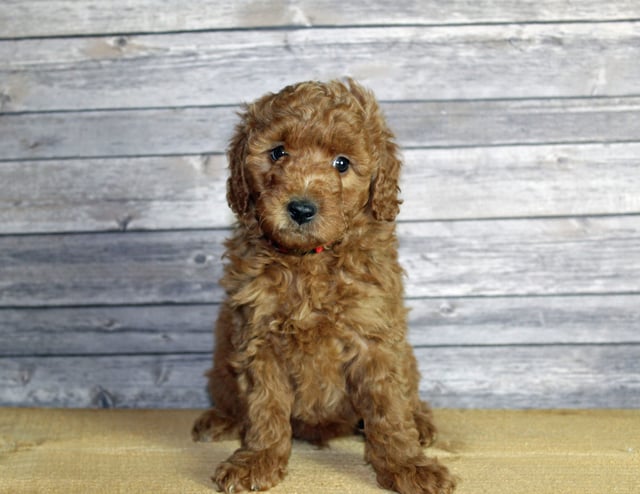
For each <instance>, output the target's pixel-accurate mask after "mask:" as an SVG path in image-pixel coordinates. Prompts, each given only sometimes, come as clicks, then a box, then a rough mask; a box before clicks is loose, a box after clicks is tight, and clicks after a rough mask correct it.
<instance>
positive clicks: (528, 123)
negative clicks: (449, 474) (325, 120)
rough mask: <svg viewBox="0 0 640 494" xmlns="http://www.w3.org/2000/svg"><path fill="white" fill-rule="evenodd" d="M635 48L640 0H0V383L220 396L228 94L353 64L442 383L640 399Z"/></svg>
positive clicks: (426, 377) (602, 399)
mask: <svg viewBox="0 0 640 494" xmlns="http://www.w3.org/2000/svg"><path fill="white" fill-rule="evenodd" d="M639 60H640V2H637V1H636V0H614V1H610V2H601V1H595V0H584V1H582V2H565V1H561V0H536V1H529V0H524V1H513V0H512V1H507V0H505V1H504V2H491V1H488V2H482V1H481V2H467V1H458V0H452V1H450V2H436V1H410V0H399V1H397V2H394V3H393V7H390V6H389V3H388V2H386V1H381V0H369V1H367V2H366V6H365V2H336V1H335V0H313V1H302V2H276V1H262V2H260V1H258V2H250V1H246V0H244V1H234V0H224V1H219V2H210V1H207V2H205V1H202V0H181V1H177V0H171V1H165V2H154V1H151V0H128V1H126V2H125V1H121V2H102V1H98V0H83V1H77V0H58V1H56V2H41V1H37V0H3V1H2V2H1V3H0V405H5V406H63V407H110V406H115V407H204V406H206V404H207V398H206V395H205V392H204V385H205V381H204V378H203V377H202V373H203V372H204V371H205V370H206V369H207V367H208V366H209V361H210V350H211V346H212V336H211V326H212V322H213V320H214V318H215V314H216V312H217V307H218V306H217V304H219V302H220V299H221V291H220V289H219V288H218V286H217V283H216V282H217V279H218V277H219V275H220V269H221V266H220V253H221V247H220V243H221V241H222V239H223V238H224V237H225V236H226V235H227V234H228V232H229V230H228V228H229V225H230V222H231V221H232V218H231V215H230V213H229V212H228V209H227V208H226V205H225V201H224V180H225V173H226V170H225V167H226V164H225V160H224V155H223V153H224V149H225V145H226V141H227V139H228V137H229V135H230V132H231V129H232V126H233V123H234V121H235V115H234V113H235V111H236V110H237V108H238V105H239V104H240V103H241V102H243V101H248V100H252V99H254V98H255V97H257V96H259V95H261V94H263V93H264V92H266V91H271V90H277V89H279V88H280V87H281V86H283V85H285V84H289V83H292V82H295V81H298V80H304V79H322V80H326V79H331V78H335V77H342V76H345V75H349V76H352V77H355V78H357V79H359V80H360V81H361V82H363V83H364V84H365V85H367V86H369V87H371V88H372V89H373V90H374V91H375V92H376V94H377V95H378V96H379V98H380V99H381V100H382V105H383V108H384V111H385V113H386V114H387V116H388V119H389V121H390V124H391V126H392V127H393V128H394V130H395V132H396V134H397V138H398V142H399V143H400V145H401V146H402V149H403V152H404V157H405V169H404V176H403V181H402V190H403V192H402V193H403V197H404V200H405V202H404V205H403V210H402V213H401V219H400V224H399V233H400V237H401V260H402V263H403V265H404V266H405V268H406V270H407V273H408V274H407V287H406V292H407V298H408V304H409V305H410V306H411V307H412V308H413V311H412V313H411V321H410V334H411V341H412V343H413V344H414V345H415V348H416V354H417V356H418V358H419V360H420V367H421V369H422V372H423V382H422V386H421V392H422V393H423V395H424V397H425V398H428V399H429V400H431V401H432V403H433V404H434V405H436V406H448V407H449V406H451V407H506V408H522V407H640V63H639V62H638V61H639Z"/></svg>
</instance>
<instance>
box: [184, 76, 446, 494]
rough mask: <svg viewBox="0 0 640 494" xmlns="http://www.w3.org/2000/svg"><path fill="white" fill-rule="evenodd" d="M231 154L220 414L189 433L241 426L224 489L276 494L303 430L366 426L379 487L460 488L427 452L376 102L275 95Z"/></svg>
mask: <svg viewBox="0 0 640 494" xmlns="http://www.w3.org/2000/svg"><path fill="white" fill-rule="evenodd" d="M337 157H344V158H346V159H348V161H349V166H348V168H347V167H345V166H344V164H345V160H344V159H341V160H339V161H338V162H337V163H336V162H335V160H336V158H337ZM228 158H229V163H230V172H231V173H230V177H229V181H228V194H227V198H228V202H229V204H230V206H231V208H232V209H233V211H234V212H235V213H236V215H237V218H238V224H237V225H236V228H235V230H234V233H233V236H232V237H231V238H230V239H229V240H228V241H227V242H226V254H225V256H226V259H227V264H226V267H225V274H224V277H223V279H222V285H223V286H224V288H225V290H226V292H227V298H226V300H225V301H224V303H223V305H222V307H221V310H220V314H219V317H218V321H217V325H216V335H215V336H216V347H215V353H214V365H213V369H212V370H211V371H210V372H209V392H210V394H211V397H212V399H213V402H214V404H215V407H214V408H212V409H211V410H209V411H207V412H205V413H204V414H203V415H202V416H201V417H200V418H199V419H198V420H197V421H196V423H195V425H194V428H193V437H194V439H200V440H207V439H208V440H216V439H220V438H222V437H225V436H228V435H230V434H236V435H237V434H239V435H240V438H241V440H242V446H241V448H240V449H238V450H237V451H236V452H235V453H234V454H233V455H232V456H231V457H230V458H229V459H228V460H227V461H225V462H223V463H222V464H221V465H220V466H219V467H218V469H217V471H216V473H215V476H214V481H215V482H216V483H217V485H218V487H219V488H220V489H221V490H223V491H225V492H239V491H242V490H266V489H269V488H270V487H272V486H274V485H276V484H277V483H278V482H279V481H280V480H281V479H282V478H283V477H284V475H285V474H286V467H287V462H288V458H289V455H290V452H291V440H292V437H300V438H303V439H307V440H309V441H312V442H314V443H317V444H325V443H326V442H327V441H328V440H329V439H331V438H332V437H336V436H339V435H344V434H351V433H353V432H354V431H355V430H356V429H357V428H358V424H359V423H362V422H364V432H365V438H366V440H365V456H366V459H367V461H369V462H370V463H371V464H372V465H373V467H374V469H375V471H376V473H377V478H378V482H379V483H380V485H382V486H383V487H386V488H388V489H394V490H396V491H398V492H401V493H406V494H409V493H427V494H445V493H450V492H452V491H453V489H454V481H453V478H452V477H451V475H450V474H449V472H448V470H447V469H446V468H445V467H444V466H443V465H441V464H440V463H438V462H437V460H435V459H430V458H427V457H426V456H425V455H424V453H423V450H422V446H423V445H425V444H428V443H430V442H431V440H432V439H433V437H434V434H435V428H434V426H433V423H432V420H431V412H430V409H429V407H428V406H427V405H426V404H425V403H423V402H421V401H420V399H419V397H418V381H419V374H418V370H417V365H416V360H415V357H414V355H413V352H412V349H411V347H410V345H409V344H408V343H407V340H406V332H407V321H406V313H407V311H406V309H405V307H404V305H403V288H402V269H401V268H400V265H399V263H398V255H397V240H396V235H395V223H394V220H395V217H396V215H397V213H398V208H399V204H400V201H399V200H398V175H399V172H400V160H399V159H398V152H397V147H396V145H395V144H394V142H393V135H392V133H391V132H390V130H389V129H388V127H387V125H386V123H385V121H384V119H383V116H382V114H381V112H380V109H379V107H378V104H377V103H376V101H375V99H374V97H373V95H372V94H371V93H370V92H368V91H367V90H365V89H363V88H362V87H361V86H359V85H358V84H356V83H355V82H354V81H349V82H348V84H347V85H345V84H343V83H341V82H337V81H334V82H329V83H318V82H305V83H300V84H297V85H294V86H289V87H287V88H285V89H283V90H282V91H281V92H279V93H278V94H268V95H266V96H264V97H262V98H261V99H259V100H258V101H256V102H255V103H253V104H251V105H248V106H246V107H245V110H244V113H243V114H242V115H241V122H240V124H239V125H238V126H237V128H236V132H235V135H234V137H233V138H232V140H231V144H230V147H229V152H228ZM333 164H336V165H337V166H333ZM345 168H346V169H345ZM292 203H296V204H297V206H295V205H294V206H292ZM300 204H302V206H300ZM292 208H293V210H292ZM318 247H319V248H318Z"/></svg>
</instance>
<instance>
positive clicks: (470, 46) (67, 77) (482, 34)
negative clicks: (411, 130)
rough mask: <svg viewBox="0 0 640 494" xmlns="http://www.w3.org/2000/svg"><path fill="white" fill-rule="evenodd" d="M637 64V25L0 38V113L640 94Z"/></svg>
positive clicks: (639, 33) (639, 42)
mask: <svg viewBox="0 0 640 494" xmlns="http://www.w3.org/2000/svg"><path fill="white" fill-rule="evenodd" d="M378 53H384V56H383V57H372V54H378ZM639 58H640V22H616V23H595V24H580V23H578V24H574V23H570V24H527V25H485V26H465V28H464V29H460V28H458V27H455V26H444V27H406V28H396V27H380V28H345V29H340V30H336V29H297V30H275V31H263V30H261V31H251V30H250V31H224V32H203V33H197V34H195V33H179V34H169V35H144V36H128V37H123V36H115V37H86V38H85V37H83V38H71V39H47V40H46V42H43V40H40V39H35V40H33V39H26V40H18V41H2V42H0V80H3V81H4V82H3V84H2V89H1V94H0V101H2V102H3V106H2V109H3V110H4V111H37V110H61V109H64V110H73V109H99V108H131V107H136V108H139V107H158V106H187V105H211V104H236V103H238V102H240V101H246V100H252V99H254V98H255V97H256V96H258V95H259V94H262V93H263V92H264V91H265V90H278V89H280V88H281V87H282V86H284V85H286V84H289V83H291V81H295V80H304V79H330V78H334V77H340V76H343V75H351V76H353V77H355V78H357V79H359V80H361V81H362V82H363V83H364V84H365V85H367V86H370V87H371V88H372V89H374V90H375V91H376V93H377V95H378V97H379V98H380V99H383V100H403V99H404V100H406V99H412V100H416V99H418V100H420V99H421V100H424V99H430V100H438V99H483V98H531V97H576V96H594V95H600V96H625V95H634V94H635V95H637V94H639V93H640V64H636V63H632V61H633V60H637V59H639ZM282 67H287V70H282ZM406 74H411V77H407V76H406ZM229 81H233V83H232V84H230V83H229ZM263 81H265V82H264V83H263ZM523 81H526V83H523ZM550 81H552V82H550ZM258 82H260V83H258Z"/></svg>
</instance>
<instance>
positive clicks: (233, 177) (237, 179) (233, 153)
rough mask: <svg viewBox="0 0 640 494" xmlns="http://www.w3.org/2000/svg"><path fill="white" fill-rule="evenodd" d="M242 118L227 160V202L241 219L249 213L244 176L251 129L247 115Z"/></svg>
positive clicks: (247, 186) (247, 191)
mask: <svg viewBox="0 0 640 494" xmlns="http://www.w3.org/2000/svg"><path fill="white" fill-rule="evenodd" d="M241 117H242V121H241V122H240V123H239V124H238V125H237V126H236V129H235V133H234V135H233V137H232V138H231V141H230V142H229V147H228V148H227V160H228V161H229V178H228V180H227V202H228V203H229V206H230V207H231V209H232V210H233V212H234V213H236V215H238V216H239V217H242V216H244V215H245V214H246V213H247V212H248V211H249V185H248V184H247V181H246V177H245V174H244V162H245V159H246V157H247V139H248V134H249V129H248V128H247V125H246V122H245V119H246V114H243V115H241Z"/></svg>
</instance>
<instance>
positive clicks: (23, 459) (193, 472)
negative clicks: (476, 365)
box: [0, 408, 640, 494]
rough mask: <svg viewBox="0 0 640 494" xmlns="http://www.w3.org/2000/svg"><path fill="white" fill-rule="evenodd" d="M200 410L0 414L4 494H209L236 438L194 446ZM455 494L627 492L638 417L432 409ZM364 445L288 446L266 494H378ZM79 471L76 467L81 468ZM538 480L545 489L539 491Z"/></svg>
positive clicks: (633, 476)
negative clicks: (282, 472) (279, 476)
mask: <svg viewBox="0 0 640 494" xmlns="http://www.w3.org/2000/svg"><path fill="white" fill-rule="evenodd" d="M199 413H200V411H199V410H56V409H10V408H8V409H2V410H0V434H1V435H2V438H3V440H4V443H3V445H4V448H3V450H2V451H3V462H2V465H0V469H1V470H0V471H2V473H3V475H2V476H0V490H1V491H2V492H12V493H13V492H46V493H48V494H76V493H78V494H84V493H86V492H101V491H104V490H105V486H107V485H108V486H109V487H108V489H109V491H110V492H119V493H120V492H126V493H129V494H138V493H145V494H146V493H148V492H154V493H158V494H160V493H162V494H165V493H167V494H173V493H175V492H181V493H189V494H198V493H202V494H206V493H210V492H211V491H212V489H213V486H212V484H211V483H210V479H209V477H210V475H211V474H212V473H213V471H214V468H215V465H217V464H218V463H219V462H221V461H223V460H225V459H226V458H227V457H228V456H229V455H230V454H231V453H232V452H233V451H234V450H235V449H236V448H237V447H238V444H239V442H238V441H237V440H228V441H221V442H216V443H205V444H203V443H193V442H191V440H190V438H189V437H188V431H189V430H190V428H191V426H192V424H193V422H194V421H195V419H196V418H197V417H198V414H199ZM435 421H436V423H437V425H438V429H439V434H438V441H437V442H436V443H435V444H434V445H433V446H431V447H430V448H429V450H428V451H427V454H428V455H429V456H436V457H438V459H439V460H440V461H442V462H443V463H444V464H445V465H447V467H448V468H450V469H451V470H452V472H453V473H454V474H455V475H456V476H457V477H459V479H460V481H459V483H458V487H457V489H456V494H478V493H487V492H491V493H492V494H530V493H532V492H535V493H537V494H557V493H559V492H562V493H563V494H602V493H605V492H606V493H615V494H636V493H637V486H638V484H639V483H640V473H639V471H638V468H637V465H638V460H639V457H638V449H639V448H638V437H640V412H639V411H637V410H551V411H549V410H526V411H522V410H519V411H514V410H440V409H438V410H436V411H435ZM363 452H364V446H363V441H362V438H361V437H357V436H351V437H345V438H341V439H336V440H333V441H331V443H330V447H329V448H318V447H315V446H313V445H311V444H308V443H305V442H302V441H295V442H294V443H293V451H292V454H291V458H290V460H289V468H288V475H287V476H286V477H285V479H284V480H283V481H282V483H281V484H280V485H278V486H277V487H275V488H274V489H273V490H272V491H271V492H273V493H302V492H304V493H305V494H380V493H382V492H386V491H383V490H381V489H380V488H379V487H377V485H376V480H375V473H374V472H373V469H372V468H371V466H370V465H369V464H367V463H365V462H364V461H363ZM79 458H81V459H82V461H81V462H79V461H78V459H79ZM540 479H544V481H541V480H540Z"/></svg>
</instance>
